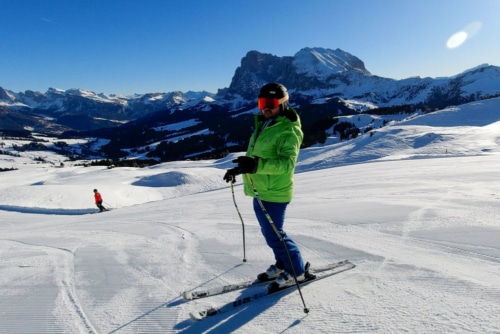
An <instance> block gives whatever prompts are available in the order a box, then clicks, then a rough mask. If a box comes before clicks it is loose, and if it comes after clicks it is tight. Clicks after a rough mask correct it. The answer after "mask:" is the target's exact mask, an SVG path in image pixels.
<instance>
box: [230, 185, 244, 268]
mask: <svg viewBox="0 0 500 334" xmlns="http://www.w3.org/2000/svg"><path fill="white" fill-rule="evenodd" d="M233 183H234V179H233V180H231V192H232V193H233V203H234V207H235V208H236V212H238V216H239V217H240V220H241V227H242V229H243V262H247V257H246V251H245V248H246V247H245V223H243V218H242V217H241V213H240V209H238V204H236V198H235V197H234V187H233Z"/></svg>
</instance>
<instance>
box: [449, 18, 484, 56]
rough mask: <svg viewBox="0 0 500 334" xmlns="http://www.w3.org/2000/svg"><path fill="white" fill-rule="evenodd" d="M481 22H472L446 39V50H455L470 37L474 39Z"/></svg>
mask: <svg viewBox="0 0 500 334" xmlns="http://www.w3.org/2000/svg"><path fill="white" fill-rule="evenodd" d="M481 27H482V23H481V22H472V23H470V24H468V25H466V26H465V27H464V28H463V29H462V30H461V31H459V32H456V33H454V34H453V35H451V37H450V38H448V41H447V42H446V47H447V48H448V49H455V48H458V47H459V46H461V45H462V44H464V43H465V41H466V40H467V39H469V38H471V37H474V35H476V34H477V33H478V32H479V30H481Z"/></svg>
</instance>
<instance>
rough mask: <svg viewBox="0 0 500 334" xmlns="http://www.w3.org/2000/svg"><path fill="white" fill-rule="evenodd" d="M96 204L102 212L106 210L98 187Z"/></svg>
mask: <svg viewBox="0 0 500 334" xmlns="http://www.w3.org/2000/svg"><path fill="white" fill-rule="evenodd" d="M94 198H95V205H97V207H98V208H99V210H100V211H101V212H103V211H106V208H105V207H104V206H102V196H101V194H99V192H98V191H97V189H94Z"/></svg>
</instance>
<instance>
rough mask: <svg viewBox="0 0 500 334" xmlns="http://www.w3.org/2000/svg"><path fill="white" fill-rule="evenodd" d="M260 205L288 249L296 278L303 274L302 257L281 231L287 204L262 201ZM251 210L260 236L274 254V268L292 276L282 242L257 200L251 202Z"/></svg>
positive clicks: (290, 240)
mask: <svg viewBox="0 0 500 334" xmlns="http://www.w3.org/2000/svg"><path fill="white" fill-rule="evenodd" d="M262 204H263V205H264V207H265V208H266V211H267V213H268V214H269V216H270V217H271V219H272V221H273V223H274V225H275V226H276V229H277V230H278V232H279V234H280V235H281V237H282V238H283V241H284V243H285V245H286V247H287V249H288V253H289V254H290V258H291V260H292V265H293V268H294V270H295V274H296V275H297V276H299V275H301V274H303V273H304V261H303V260H302V255H301V254H300V250H299V248H298V247H297V245H296V244H295V242H294V241H293V240H292V239H290V238H289V237H288V236H287V235H286V233H285V231H283V224H284V222H285V211H286V207H287V206H288V203H273V202H266V201H262ZM253 209H254V211H255V216H256V217H257V220H258V221H259V224H260V230H261V232H262V235H263V236H264V238H265V239H266V242H267V245H268V246H269V247H271V249H272V250H273V252H274V258H275V259H276V266H277V267H278V268H280V269H284V270H285V271H287V272H288V273H290V274H292V273H293V271H292V268H291V266H290V260H289V259H288V255H287V252H286V250H285V249H284V248H283V242H282V241H281V239H280V237H278V235H277V234H276V232H275V231H274V229H273V227H272V225H271V222H270V221H269V220H268V218H267V217H266V215H265V213H264V211H263V210H262V208H261V207H260V205H259V201H258V199H257V198H254V200H253Z"/></svg>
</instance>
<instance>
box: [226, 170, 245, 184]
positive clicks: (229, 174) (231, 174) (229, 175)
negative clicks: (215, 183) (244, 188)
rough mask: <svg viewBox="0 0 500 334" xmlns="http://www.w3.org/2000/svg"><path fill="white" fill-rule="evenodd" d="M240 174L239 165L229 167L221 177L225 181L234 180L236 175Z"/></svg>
mask: <svg viewBox="0 0 500 334" xmlns="http://www.w3.org/2000/svg"><path fill="white" fill-rule="evenodd" d="M240 174H241V169H240V168H239V167H234V168H231V169H229V170H228V171H227V172H226V174H224V177H223V178H222V179H223V180H224V181H226V183H229V182H236V175H240Z"/></svg>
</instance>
